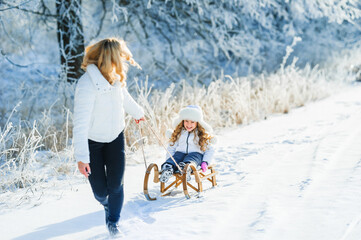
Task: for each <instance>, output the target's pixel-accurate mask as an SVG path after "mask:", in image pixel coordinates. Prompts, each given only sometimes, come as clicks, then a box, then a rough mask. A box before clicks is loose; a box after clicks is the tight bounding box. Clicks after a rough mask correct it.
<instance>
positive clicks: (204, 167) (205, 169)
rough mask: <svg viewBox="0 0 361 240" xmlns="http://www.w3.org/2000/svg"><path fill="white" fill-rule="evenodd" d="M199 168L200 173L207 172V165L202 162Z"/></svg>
mask: <svg viewBox="0 0 361 240" xmlns="http://www.w3.org/2000/svg"><path fill="white" fill-rule="evenodd" d="M201 168H202V172H205V171H207V169H208V164H207V163H206V162H202V164H201Z"/></svg>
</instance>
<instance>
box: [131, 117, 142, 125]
mask: <svg viewBox="0 0 361 240" xmlns="http://www.w3.org/2000/svg"><path fill="white" fill-rule="evenodd" d="M134 121H135V123H136V124H139V123H140V122H141V121H145V118H144V117H141V118H139V119H138V120H137V119H134Z"/></svg>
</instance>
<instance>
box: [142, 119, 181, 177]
mask: <svg viewBox="0 0 361 240" xmlns="http://www.w3.org/2000/svg"><path fill="white" fill-rule="evenodd" d="M144 122H145V123H146V125H147V127H148V128H149V129H150V131H151V132H152V133H153V134H154V135H155V136H156V137H157V139H158V141H159V143H160V144H161V145H162V146H163V148H164V149H165V150H166V151H167V153H168V154H169V156H170V158H171V159H172V160H173V162H174V164H175V165H176V166H177V168H178V170H179V172H180V174H181V175H182V174H183V171H182V169H181V168H180V167H179V165H178V163H177V162H176V161H175V160H174V158H173V156H172V154H170V152H169V151H168V149H167V148H166V147H165V145H164V143H163V142H162V140H161V139H160V137H159V135H158V134H156V133H155V131H154V130H153V128H152V126H150V124H149V122H148V120H147V119H145V120H144ZM143 154H144V153H143Z"/></svg>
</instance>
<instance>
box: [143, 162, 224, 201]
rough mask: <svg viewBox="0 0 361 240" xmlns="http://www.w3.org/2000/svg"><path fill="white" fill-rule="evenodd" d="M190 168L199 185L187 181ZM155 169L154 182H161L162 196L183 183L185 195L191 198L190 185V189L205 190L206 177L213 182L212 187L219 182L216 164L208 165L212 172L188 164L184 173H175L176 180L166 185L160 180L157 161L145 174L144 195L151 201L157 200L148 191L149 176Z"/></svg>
mask: <svg viewBox="0 0 361 240" xmlns="http://www.w3.org/2000/svg"><path fill="white" fill-rule="evenodd" d="M189 168H190V170H191V172H192V173H191V176H193V177H194V180H195V182H196V183H197V185H198V187H195V186H193V185H192V184H191V183H189V182H187V174H186V172H187V171H189V170H188V169H189ZM153 169H154V179H153V182H154V183H160V192H161V193H163V194H162V195H161V196H162V197H163V196H168V195H170V193H171V191H170V192H167V193H165V192H166V191H168V190H169V189H170V188H171V187H173V186H175V188H177V187H179V185H181V184H183V192H184V195H185V197H186V198H190V195H189V192H188V187H189V188H190V189H192V190H194V191H196V192H202V191H203V180H205V179H207V180H208V181H210V182H211V183H212V187H214V186H216V185H217V183H216V175H217V174H218V172H217V171H215V170H214V165H210V166H208V171H210V173H208V174H204V173H203V172H202V170H197V169H196V167H195V166H194V165H192V164H187V165H186V166H185V167H184V169H183V174H180V173H175V174H173V176H174V177H175V180H174V181H173V182H171V183H170V184H168V185H167V186H166V184H165V183H163V182H160V181H159V170H158V166H157V165H156V164H155V163H152V164H150V165H149V167H148V168H147V171H146V174H145V177H144V195H145V197H146V198H147V199H148V200H150V201H153V200H156V198H152V197H151V196H150V195H149V191H148V184H149V176H150V173H151V171H152V170H153Z"/></svg>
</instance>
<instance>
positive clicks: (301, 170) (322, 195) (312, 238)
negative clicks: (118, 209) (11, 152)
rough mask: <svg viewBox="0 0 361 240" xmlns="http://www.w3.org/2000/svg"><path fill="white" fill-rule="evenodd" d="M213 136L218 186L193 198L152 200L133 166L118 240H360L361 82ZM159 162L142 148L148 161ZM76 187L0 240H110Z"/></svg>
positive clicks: (12, 217) (98, 212)
mask: <svg viewBox="0 0 361 240" xmlns="http://www.w3.org/2000/svg"><path fill="white" fill-rule="evenodd" d="M217 135H218V152H217V154H216V157H215V160H214V162H215V163H217V170H218V171H219V173H220V174H219V175H218V180H217V182H218V186H217V187H215V188H210V186H211V184H210V183H209V182H208V181H207V182H205V183H204V189H205V191H204V192H203V193H201V194H196V193H194V192H193V195H192V198H191V199H189V200H187V199H186V198H185V197H184V195H183V193H182V191H181V190H180V189H179V190H178V189H176V190H174V191H173V192H172V194H171V196H168V197H159V199H158V200H157V201H152V202H151V201H147V200H146V199H145V198H144V196H143V193H142V188H143V186H142V184H143V178H144V170H145V169H144V164H143V163H140V164H129V165H127V169H126V177H125V178H126V179H125V192H126V196H125V204H124V207H123V211H122V218H121V229H122V234H123V235H122V239H132V240H133V239H142V240H143V239H199V238H201V239H245V240H250V239H257V240H258V239H275V240H281V239H285V240H286V239H287V240H290V239H292V240H297V239H300V240H305V239H307V240H322V239H325V240H332V239H337V240H352V239H354V240H356V239H357V240H358V239H361V147H360V146H361V85H353V86H351V87H350V88H347V89H345V90H343V91H342V92H341V93H340V94H337V95H334V96H332V97H330V98H327V99H324V100H322V101H319V102H316V103H312V104H308V105H307V106H305V107H302V108H298V109H295V110H292V111H291V112H290V113H289V114H286V115H275V116H272V117H271V118H269V119H267V120H264V121H261V122H256V123H252V124H250V125H248V126H241V127H239V128H235V129H225V130H222V131H220V132H218V133H217ZM163 155H164V151H163V150H162V149H161V148H160V147H157V148H154V147H152V148H151V147H148V148H147V149H146V158H147V161H148V162H156V163H158V164H160V163H161V162H162V161H163V157H164V156H163ZM140 157H141V155H139V158H140ZM140 161H142V160H141V159H140ZM76 188H77V189H78V190H77V191H68V192H65V193H64V194H63V197H62V198H60V199H49V201H46V202H44V203H42V204H40V205H39V206H35V207H22V208H19V209H13V210H11V211H4V212H3V213H2V215H0V229H1V230H2V231H1V239H16V240H20V239H34V240H41V239H107V238H108V235H107V231H106V228H105V226H104V213H103V210H102V207H101V206H100V205H99V204H98V203H97V202H96V201H95V200H94V199H93V196H92V193H91V190H90V186H89V184H87V183H86V182H84V183H82V184H79V185H77V186H76Z"/></svg>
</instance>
